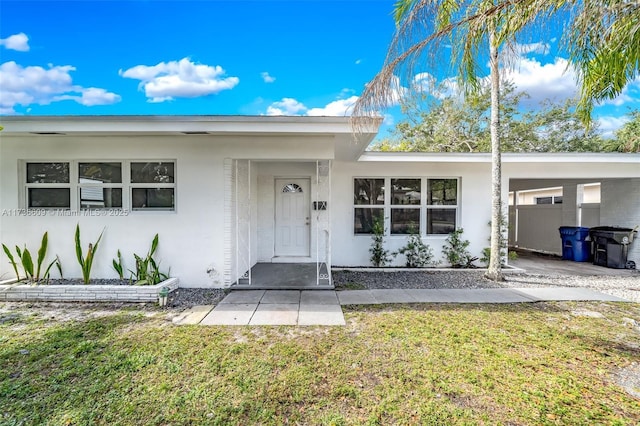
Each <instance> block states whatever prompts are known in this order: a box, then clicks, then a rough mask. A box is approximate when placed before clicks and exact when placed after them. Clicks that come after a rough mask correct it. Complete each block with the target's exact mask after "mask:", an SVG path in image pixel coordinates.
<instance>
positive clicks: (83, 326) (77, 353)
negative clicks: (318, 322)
mask: <svg viewBox="0 0 640 426" xmlns="http://www.w3.org/2000/svg"><path fill="white" fill-rule="evenodd" d="M0 308H2V305H0ZM585 309H587V310H591V311H597V312H601V313H602V314H604V318H592V317H586V316H577V315H574V314H572V311H576V310H585ZM0 312H1V310H0ZM29 312H30V311H28V310H25V311H21V312H9V313H6V312H5V313H4V314H0V424H3V425H18V424H50V425H94V424H105V425H106V424H122V425H129V424H131V425H134V424H135V425H137V424H145V425H146V424H149V425H167V424H171V425H186V424H214V425H215V424H220V425H228V424H239V425H240V424H241V425H247V424H265V425H271V424H273V425H281V424H287V423H288V424H327V425H351V424H353V425H356V424H357V425H361V424H367V425H378V424H385V425H388V424H408V425H410V424H443V425H445V424H446V425H448V424H518V425H520V424H522V425H529V424H530V425H539V424H549V425H554V424H571V425H581V424H585V425H591V424H607V425H610V424H613V425H616V424H619V425H626V424H629V425H634V424H638V422H640V404H639V403H638V400H637V399H633V398H632V397H631V396H630V395H629V394H627V393H625V391H624V389H622V388H621V387H619V386H618V385H616V384H615V381H614V379H613V376H612V375H613V373H614V372H615V371H616V370H617V369H618V368H621V367H625V366H627V365H629V364H630V363H632V362H638V361H640V333H639V332H638V331H637V330H636V329H634V328H632V327H630V326H629V325H628V322H627V324H625V322H624V320H623V319H624V318H635V319H636V320H637V319H638V318H639V317H640V305H638V304H614V303H579V304H576V303H564V304H561V303H554V304H520V305H500V306H498V305H464V306H463V305H428V304H424V305H401V306H389V305H388V306H382V307H380V306H377V307H376V306H374V307H371V306H369V307H358V306H354V307H349V308H348V309H346V312H345V316H346V319H347V326H346V327H300V328H294V327H235V328H234V327H201V326H183V327H176V326H173V325H171V324H170V323H169V322H168V321H166V319H164V317H163V316H162V314H156V315H155V316H148V315H142V314H140V313H136V312H127V311H122V312H120V313H117V314H114V315H111V316H106V317H102V318H93V319H85V320H83V321H56V320H51V318H49V317H44V316H42V315H33V314H29ZM2 318H4V320H2Z"/></svg>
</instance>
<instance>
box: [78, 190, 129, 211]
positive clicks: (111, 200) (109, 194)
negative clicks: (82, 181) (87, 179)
mask: <svg viewBox="0 0 640 426" xmlns="http://www.w3.org/2000/svg"><path fill="white" fill-rule="evenodd" d="M121 207H122V188H99V187H93V188H88V187H84V188H80V208H82V209H103V208H121Z"/></svg>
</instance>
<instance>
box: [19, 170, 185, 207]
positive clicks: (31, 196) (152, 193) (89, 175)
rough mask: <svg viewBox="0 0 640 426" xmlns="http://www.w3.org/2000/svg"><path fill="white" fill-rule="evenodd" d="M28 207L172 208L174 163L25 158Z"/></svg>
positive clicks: (173, 203) (173, 201)
mask: <svg viewBox="0 0 640 426" xmlns="http://www.w3.org/2000/svg"><path fill="white" fill-rule="evenodd" d="M25 171H26V173H25V174H26V176H25V181H24V182H25V189H26V202H25V204H26V207H27V208H57V209H70V210H71V209H73V210H90V209H125V210H175V162H174V161H153V162H142V161H78V162H28V163H26V164H25Z"/></svg>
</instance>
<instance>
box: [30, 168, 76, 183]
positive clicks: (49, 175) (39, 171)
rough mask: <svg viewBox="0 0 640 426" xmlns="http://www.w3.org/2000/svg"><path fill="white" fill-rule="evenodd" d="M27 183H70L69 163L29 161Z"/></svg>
mask: <svg viewBox="0 0 640 426" xmlns="http://www.w3.org/2000/svg"><path fill="white" fill-rule="evenodd" d="M27 183H69V163H27Z"/></svg>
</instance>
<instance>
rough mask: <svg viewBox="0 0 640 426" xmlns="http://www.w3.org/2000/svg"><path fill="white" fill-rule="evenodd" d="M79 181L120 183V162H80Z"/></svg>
mask: <svg viewBox="0 0 640 426" xmlns="http://www.w3.org/2000/svg"><path fill="white" fill-rule="evenodd" d="M78 174H79V179H80V183H122V164H121V163H80V164H79V165H78Z"/></svg>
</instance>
